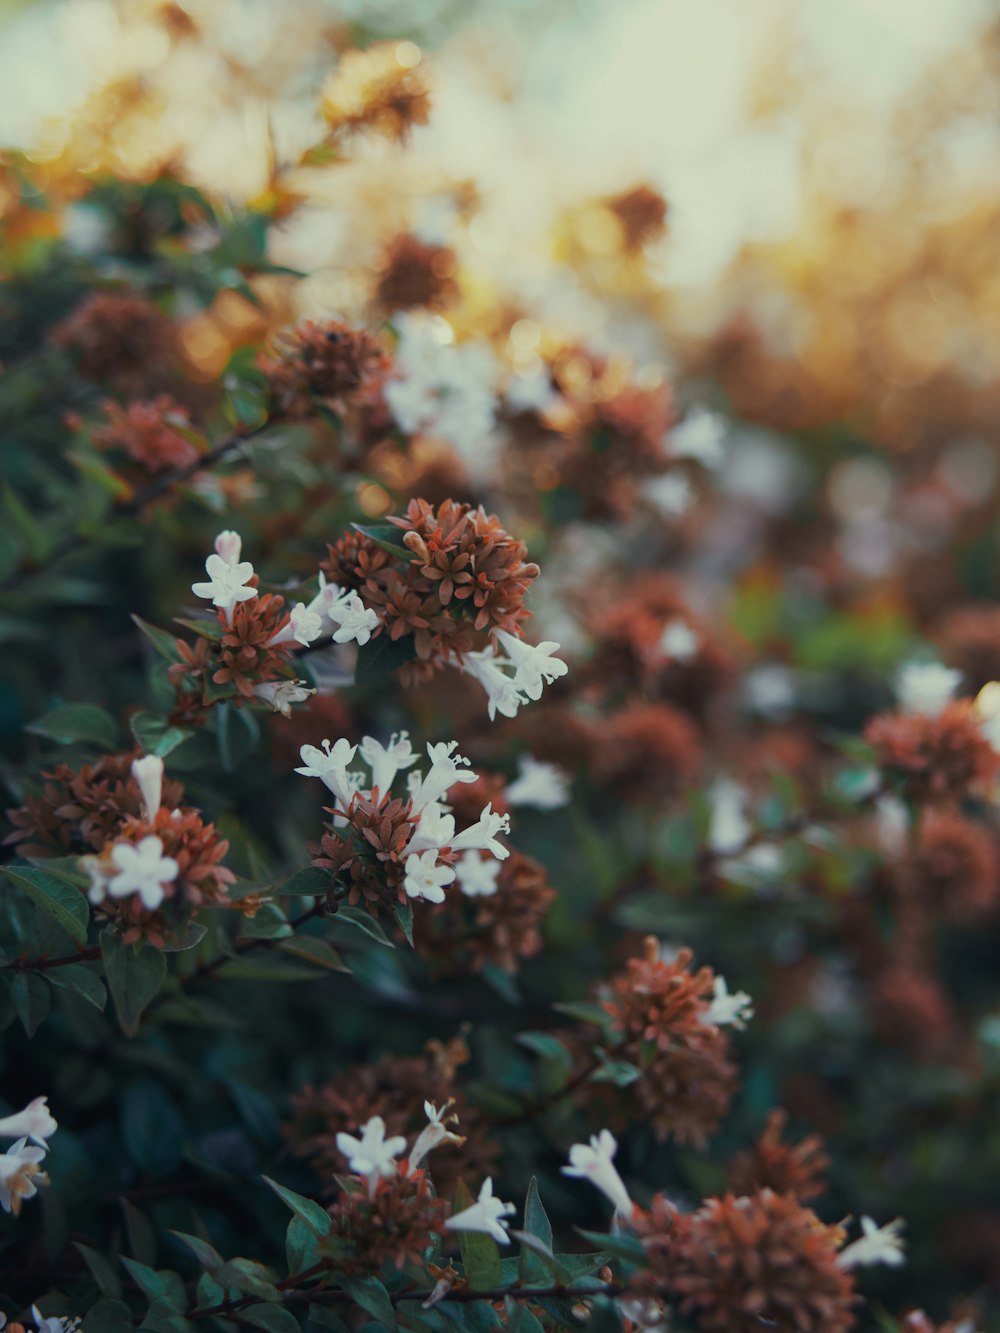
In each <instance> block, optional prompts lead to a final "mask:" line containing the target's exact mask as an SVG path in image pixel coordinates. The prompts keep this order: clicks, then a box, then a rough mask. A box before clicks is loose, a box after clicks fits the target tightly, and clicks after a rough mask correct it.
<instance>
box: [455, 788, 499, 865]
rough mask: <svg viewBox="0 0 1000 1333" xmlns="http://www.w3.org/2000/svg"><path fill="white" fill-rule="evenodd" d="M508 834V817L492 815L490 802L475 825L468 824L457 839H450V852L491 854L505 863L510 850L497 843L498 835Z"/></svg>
mask: <svg viewBox="0 0 1000 1333" xmlns="http://www.w3.org/2000/svg"><path fill="white" fill-rule="evenodd" d="M509 832H510V815H498V814H496V813H494V810H493V802H492V801H490V802H489V803H488V804H487V805H485V806H484V807H483V813H482V814H481V815H480V816H479V818H478V820H477V821H476V822H475V824H470V825H469V827H468V828H467V829H463V830H462V832H461V833H459V834H458V836H457V837H455V838H453V839H452V842H451V847H452V851H455V852H465V851H481V852H492V853H493V855H494V856H495V857H496V858H497V859H498V860H500V861H506V859H507V857H508V856H510V850H509V849H508V848H507V847H505V846H504V845H503V843H502V842H497V836H496V835H497V834H498V833H509Z"/></svg>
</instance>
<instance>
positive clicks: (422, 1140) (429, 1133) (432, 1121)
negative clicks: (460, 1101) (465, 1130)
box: [409, 1101, 465, 1176]
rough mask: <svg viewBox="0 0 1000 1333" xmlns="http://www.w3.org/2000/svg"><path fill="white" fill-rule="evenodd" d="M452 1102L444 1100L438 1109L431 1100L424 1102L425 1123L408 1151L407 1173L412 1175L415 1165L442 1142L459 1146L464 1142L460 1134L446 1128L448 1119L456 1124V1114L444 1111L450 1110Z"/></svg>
mask: <svg viewBox="0 0 1000 1333" xmlns="http://www.w3.org/2000/svg"><path fill="white" fill-rule="evenodd" d="M452 1104H453V1103H452V1102H450V1101H449V1102H445V1104H444V1106H442V1107H441V1108H440V1109H439V1108H438V1107H436V1106H435V1105H434V1103H433V1102H424V1114H425V1115H426V1116H427V1124H426V1125H425V1126H424V1127H423V1129H422V1130H421V1131H420V1134H419V1135H418V1136H417V1141H416V1143H414V1145H413V1151H412V1152H411V1153H410V1166H409V1174H410V1175H411V1176H412V1175H413V1173H414V1171H416V1169H417V1167H418V1166H419V1165H420V1163H421V1162H422V1161H423V1160H424V1158H425V1157H426V1156H427V1154H428V1153H430V1152H433V1151H434V1149H435V1148H437V1147H438V1146H439V1145H440V1144H442V1143H455V1144H458V1145H459V1146H460V1145H461V1144H463V1143H464V1142H465V1139H464V1138H463V1137H462V1136H461V1134H453V1133H452V1132H451V1130H450V1129H448V1128H447V1125H448V1123H449V1121H450V1122H451V1123H452V1124H456V1125H457V1124H458V1116H457V1115H455V1114H454V1112H452V1114H451V1115H446V1114H445V1112H446V1111H449V1110H451V1107H452Z"/></svg>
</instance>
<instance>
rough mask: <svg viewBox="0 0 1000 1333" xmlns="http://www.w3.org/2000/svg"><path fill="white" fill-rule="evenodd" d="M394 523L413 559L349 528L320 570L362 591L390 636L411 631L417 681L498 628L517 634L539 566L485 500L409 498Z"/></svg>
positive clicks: (484, 640) (479, 644) (476, 646)
mask: <svg viewBox="0 0 1000 1333" xmlns="http://www.w3.org/2000/svg"><path fill="white" fill-rule="evenodd" d="M389 521H390V522H391V523H392V524H394V525H395V526H396V527H397V528H398V529H399V530H400V542H401V545H402V546H403V547H405V548H406V550H407V551H408V552H409V558H403V557H402V556H398V557H396V556H393V555H392V554H390V553H389V552H388V551H386V550H384V549H382V548H381V547H379V546H378V545H377V544H376V543H375V542H374V541H373V540H372V539H371V538H370V537H367V536H365V535H364V534H362V533H351V534H349V535H345V536H344V537H341V538H340V539H339V540H338V541H337V542H335V543H334V544H332V545H331V546H329V547H328V549H327V558H326V560H325V561H324V563H323V565H322V566H321V568H322V569H323V571H324V573H325V574H326V575H327V577H328V578H330V579H331V580H333V581H334V582H335V583H338V584H340V586H341V587H345V588H353V589H356V590H357V591H358V593H359V594H360V596H361V600H362V601H363V602H364V604H365V605H366V606H368V607H370V608H371V609H372V610H373V611H375V612H376V614H377V615H378V617H379V620H380V621H381V625H382V632H383V633H385V634H387V635H388V637H389V638H390V639H393V640H396V639H402V638H403V637H404V636H406V635H410V634H412V635H413V645H414V651H415V654H416V658H417V663H416V664H415V665H414V666H411V667H409V669H408V671H407V673H406V674H407V675H408V676H409V677H410V678H411V679H412V678H427V677H429V676H430V675H431V674H433V672H434V671H435V670H436V669H438V668H440V667H442V666H445V665H448V664H449V663H450V664H455V662H456V659H460V658H461V656H462V655H463V654H464V653H468V652H472V651H475V650H477V649H482V648H484V647H485V646H486V644H487V642H488V635H489V634H490V633H491V632H492V631H493V630H497V629H502V630H507V631H508V632H510V633H512V634H517V633H518V632H519V625H520V622H521V621H522V620H524V619H525V618H526V617H527V616H528V614H529V612H528V611H527V610H526V609H525V607H524V597H525V594H526V592H527V591H528V589H529V587H530V586H531V584H532V582H533V580H534V579H536V578H537V577H538V566H537V565H535V564H531V563H529V562H528V560H527V558H526V557H527V554H528V553H527V548H526V547H525V545H524V543H523V542H520V541H517V540H516V539H515V538H513V537H511V535H510V534H509V533H508V532H507V531H506V530H505V529H504V527H503V526H502V525H501V523H500V520H499V519H498V518H496V517H495V516H494V515H492V514H487V513H486V511H485V510H484V509H483V508H482V506H480V507H479V508H473V507H472V506H471V505H467V504H457V503H455V501H453V500H445V501H444V502H443V503H442V504H440V505H436V506H435V505H430V504H428V503H427V501H426V500H411V501H410V504H409V507H408V509H407V512H406V515H405V516H403V517H394V518H391V519H390V520H389Z"/></svg>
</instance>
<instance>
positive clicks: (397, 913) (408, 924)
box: [392, 899, 413, 949]
mask: <svg viewBox="0 0 1000 1333" xmlns="http://www.w3.org/2000/svg"><path fill="white" fill-rule="evenodd" d="M392 915H393V916H394V917H395V918H396V925H397V926H398V927H399V928H400V930H401V931H402V932H403V934H404V935H405V936H406V942H407V944H408V945H409V946H410V948H411V949H412V948H413V907H412V905H411V904H410V901H409V899H407V901H406V902H405V903H400V902H395V903H393V905H392Z"/></svg>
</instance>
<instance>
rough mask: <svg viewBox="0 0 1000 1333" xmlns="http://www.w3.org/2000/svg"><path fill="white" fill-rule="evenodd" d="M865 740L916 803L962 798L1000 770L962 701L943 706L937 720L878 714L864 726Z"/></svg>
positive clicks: (998, 760)
mask: <svg viewBox="0 0 1000 1333" xmlns="http://www.w3.org/2000/svg"><path fill="white" fill-rule="evenodd" d="M865 739H866V740H867V741H868V742H869V743H870V744H871V745H872V746H873V747H874V749H875V759H876V762H877V763H878V765H879V766H880V767H881V768H884V769H887V770H888V771H889V772H890V773H891V774H892V775H893V776H898V777H899V778H900V779H901V780H902V781H903V783H904V785H905V789H906V795H907V796H908V797H909V799H911V800H914V801H920V802H935V801H938V802H941V801H957V800H961V799H963V798H964V797H966V796H968V795H969V794H970V792H974V791H976V790H979V789H981V788H983V787H984V786H986V785H987V784H988V783H989V782H991V781H992V780H993V779H994V778H995V777H996V776H997V773H998V772H1000V754H997V753H996V751H995V750H994V749H993V747H992V746H991V745H990V743H989V741H988V740H987V739H986V737H985V736H984V735H983V732H982V729H981V727H980V725H979V721H978V719H977V717H976V713H975V711H974V708H973V705H972V703H971V702H970V701H969V700H966V699H959V700H956V701H955V702H953V703H949V704H946V705H945V707H944V708H943V709H942V710H941V712H940V713H939V714H938V716H937V717H929V716H927V715H926V714H923V713H881V714H879V716H878V717H874V718H872V720H871V721H870V722H869V723H868V725H867V727H866V728H865Z"/></svg>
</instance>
